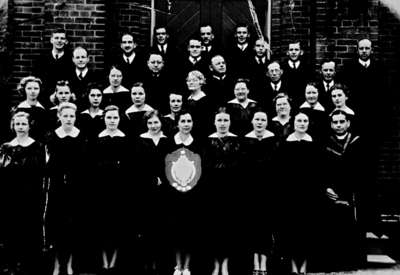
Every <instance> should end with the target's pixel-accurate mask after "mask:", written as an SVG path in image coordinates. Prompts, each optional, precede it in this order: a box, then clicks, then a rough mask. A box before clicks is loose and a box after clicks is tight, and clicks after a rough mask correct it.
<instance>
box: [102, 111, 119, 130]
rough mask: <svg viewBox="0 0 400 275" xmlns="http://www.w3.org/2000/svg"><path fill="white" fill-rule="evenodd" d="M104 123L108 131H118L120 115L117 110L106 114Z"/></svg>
mask: <svg viewBox="0 0 400 275" xmlns="http://www.w3.org/2000/svg"><path fill="white" fill-rule="evenodd" d="M104 122H105V124H106V128H107V130H111V131H113V130H117V129H118V125H119V113H118V111H117V110H112V111H108V112H106V114H105V115H104Z"/></svg>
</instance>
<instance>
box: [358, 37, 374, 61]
mask: <svg viewBox="0 0 400 275" xmlns="http://www.w3.org/2000/svg"><path fill="white" fill-rule="evenodd" d="M357 51H358V57H359V58H360V59H361V60H362V61H367V60H368V59H369V58H370V57H371V53H372V43H371V41H370V40H368V39H363V40H361V41H360V42H358V48H357Z"/></svg>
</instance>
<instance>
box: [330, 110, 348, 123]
mask: <svg viewBox="0 0 400 275" xmlns="http://www.w3.org/2000/svg"><path fill="white" fill-rule="evenodd" d="M337 115H344V117H345V118H346V120H347V121H349V114H348V113H346V112H345V111H343V110H334V111H333V112H332V113H330V114H329V118H330V120H331V121H332V118H333V116H337Z"/></svg>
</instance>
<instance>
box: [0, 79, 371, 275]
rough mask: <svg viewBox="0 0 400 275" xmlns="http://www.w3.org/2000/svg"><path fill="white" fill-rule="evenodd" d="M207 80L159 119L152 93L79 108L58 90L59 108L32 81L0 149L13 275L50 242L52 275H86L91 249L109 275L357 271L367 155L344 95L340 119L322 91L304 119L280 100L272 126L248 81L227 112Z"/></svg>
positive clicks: (311, 94) (240, 84)
mask: <svg viewBox="0 0 400 275" xmlns="http://www.w3.org/2000/svg"><path fill="white" fill-rule="evenodd" d="M203 80H204V76H203V75H202V74H201V73H200V72H198V71H192V72H190V73H189V75H188V77H187V86H188V89H189V91H190V96H189V98H188V100H185V99H184V98H183V97H182V95H181V94H177V93H171V94H170V95H169V106H170V112H169V113H167V114H160V113H159V112H158V111H157V110H155V109H153V108H152V107H151V106H149V105H147V104H146V103H145V99H146V93H145V90H144V88H143V87H142V85H141V84H140V83H139V84H134V85H133V87H132V89H131V91H130V93H129V92H126V93H117V95H118V97H108V98H107V95H108V94H107V93H103V92H102V91H101V89H99V88H98V87H95V86H92V87H91V88H90V89H89V92H88V102H89V105H88V106H89V107H88V109H86V110H84V111H82V112H78V111H77V110H78V108H77V106H76V105H75V104H74V103H72V102H71V101H72V99H73V94H72V92H71V90H70V89H69V87H68V83H66V82H58V83H57V87H56V91H55V94H54V96H53V100H54V101H55V102H57V105H56V106H55V108H53V110H50V111H47V110H45V109H44V108H43V106H42V105H41V104H40V103H39V102H38V100H37V98H38V95H39V93H40V85H41V82H40V79H38V78H35V77H28V78H25V79H24V80H23V81H22V83H21V84H22V87H23V88H24V91H25V93H26V100H25V101H23V102H22V103H21V104H19V105H18V106H17V108H16V109H15V113H14V115H13V116H12V119H11V130H12V133H13V137H12V138H11V141H9V142H6V143H4V144H3V145H2V146H1V148H0V152H1V158H0V161H1V163H0V164H1V170H0V171H1V177H2V178H7V179H12V180H8V181H6V182H5V184H4V185H2V187H1V188H2V189H3V190H2V192H0V193H1V194H2V196H3V197H2V200H0V201H1V203H3V207H1V209H3V212H2V216H3V217H4V219H5V222H4V225H5V226H4V227H2V231H1V233H2V239H3V240H4V244H5V247H6V249H7V251H8V253H9V259H10V260H9V265H10V267H11V268H16V269H19V270H23V271H24V272H26V274H38V272H39V271H38V269H39V268H41V265H40V264H39V263H40V262H41V259H40V255H41V248H42V245H43V241H45V242H46V244H51V245H52V246H53V253H52V255H53V261H52V264H51V266H52V268H51V272H50V273H52V274H53V275H58V274H75V273H76V270H77V269H78V268H79V264H77V262H79V260H76V259H77V258H78V256H77V252H79V251H82V249H83V250H84V251H85V249H87V250H88V251H91V253H93V255H94V254H97V255H99V261H98V263H97V267H98V268H99V270H101V272H105V273H107V272H108V273H112V272H114V273H116V272H117V273H118V272H120V273H121V274H122V273H125V272H128V271H129V270H131V265H136V267H135V268H136V269H137V270H138V272H142V273H143V274H155V273H160V274H164V273H165V274H174V275H190V274H191V273H193V274H198V273H202V274H213V275H219V274H222V275H227V274H229V273H232V274H234V273H244V272H247V273H248V274H249V272H250V273H251V272H253V274H257V275H265V274H267V272H268V273H270V272H271V273H273V272H274V271H276V270H277V269H279V268H277V267H276V265H274V260H273V259H276V258H277V257H283V258H284V259H285V261H284V262H283V266H284V268H287V270H286V271H289V272H292V273H296V274H305V273H306V272H307V270H308V267H310V268H311V269H312V268H313V265H314V267H315V268H317V266H319V268H322V269H324V270H328V269H344V268H354V267H356V266H357V265H358V264H359V263H360V262H361V261H362V256H363V252H364V251H363V250H362V249H361V248H362V243H361V236H362V234H361V231H362V230H361V229H360V228H359V223H358V217H357V215H355V213H356V211H355V210H356V209H357V211H362V209H358V193H359V190H360V188H362V187H361V186H358V185H357V184H356V183H357V182H362V180H360V178H361V177H362V174H363V173H362V172H361V171H358V170H357V168H356V167H360V166H361V165H355V163H360V162H361V161H362V157H361V149H360V148H362V147H361V146H360V142H361V141H360V137H359V136H358V135H357V133H356V132H355V131H353V129H356V127H354V125H353V124H355V123H354V122H355V121H354V114H353V113H351V112H349V108H348V107H347V106H346V99H347V95H346V89H345V87H343V86H342V85H339V84H338V85H337V86H335V87H334V88H333V89H332V92H331V99H332V103H333V105H334V106H335V108H334V109H333V110H332V112H331V113H329V114H328V113H327V112H326V111H325V109H324V108H323V107H322V106H321V104H319V102H318V89H317V88H316V86H315V85H313V84H312V83H311V84H309V85H307V87H306V90H305V103H304V104H303V105H301V106H300V108H297V109H296V110H295V112H294V110H291V103H290V99H289V97H288V96H287V95H285V94H278V95H277V96H276V97H275V99H274V104H275V111H276V116H274V117H272V118H271V115H270V114H269V113H268V111H269V109H270V108H269V106H268V107H266V106H259V105H257V104H256V102H255V101H254V100H251V99H250V98H249V96H250V95H251V94H249V89H248V83H247V80H245V79H239V80H238V81H237V82H236V84H235V87H234V97H235V98H234V99H233V100H230V101H229V102H227V104H226V106H223V107H217V108H215V109H211V108H214V107H216V106H213V105H212V102H211V101H208V100H207V96H206V94H205V93H204V92H203V91H202V88H201V87H202V83H203V82H202V81H203ZM129 99H131V102H132V103H130V104H128V102H127V101H128V100H129ZM102 101H106V102H107V106H106V107H105V108H104V109H103V108H102V106H103V104H102ZM122 106H124V107H123V108H122ZM214 110H216V112H213V111H214ZM174 157H175V159H174ZM179 165H180V166H179ZM174 167H175V168H174ZM176 167H178V168H176ZM43 214H44V216H45V219H44V220H43ZM43 233H45V234H43ZM44 236H45V238H44ZM138 247H140V251H137V249H138ZM138 255H139V256H138ZM86 256H87V255H86ZM171 256H172V257H171ZM249 256H250V257H249ZM137 262H140V264H138V263H137Z"/></svg>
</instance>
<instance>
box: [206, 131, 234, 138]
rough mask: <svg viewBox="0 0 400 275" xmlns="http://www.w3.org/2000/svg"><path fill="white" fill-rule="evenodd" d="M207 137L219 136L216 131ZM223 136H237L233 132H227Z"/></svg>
mask: <svg viewBox="0 0 400 275" xmlns="http://www.w3.org/2000/svg"><path fill="white" fill-rule="evenodd" d="M208 137H210V138H219V136H218V134H217V133H214V134H211V135H209V136H208ZM225 137H237V135H235V134H233V133H231V132H228V133H227V134H226V136H225Z"/></svg>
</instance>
